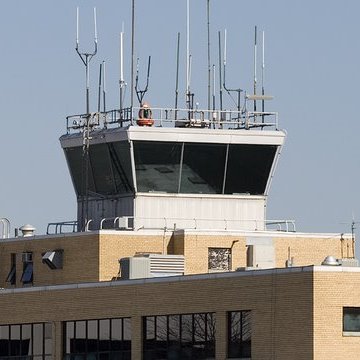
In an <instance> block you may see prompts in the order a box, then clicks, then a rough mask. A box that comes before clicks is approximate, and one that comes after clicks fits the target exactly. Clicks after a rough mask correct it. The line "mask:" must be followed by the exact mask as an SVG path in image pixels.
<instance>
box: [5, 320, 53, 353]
mask: <svg viewBox="0 0 360 360" xmlns="http://www.w3.org/2000/svg"><path fill="white" fill-rule="evenodd" d="M45 329H48V330H45ZM51 355H52V327H51V324H50V323H34V324H17V325H3V326H0V359H8V360H10V359H27V360H38V359H44V358H45V359H47V358H51Z"/></svg>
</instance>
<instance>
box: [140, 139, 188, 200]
mask: <svg viewBox="0 0 360 360" xmlns="http://www.w3.org/2000/svg"><path fill="white" fill-rule="evenodd" d="M181 148H182V144H181V143H170V142H154V141H151V142H150V141H134V158H135V171H136V180H137V189H138V191H139V192H153V191H158V192H167V193H177V192H178V186H179V175H180V157H181Z"/></svg>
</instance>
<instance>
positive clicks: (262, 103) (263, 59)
mask: <svg viewBox="0 0 360 360" xmlns="http://www.w3.org/2000/svg"><path fill="white" fill-rule="evenodd" d="M264 83H265V31H263V32H262V65H261V95H262V96H263V99H262V101H261V112H262V113H263V114H262V122H263V123H264V121H265V115H264V112H265V100H264V95H265V87H264Z"/></svg>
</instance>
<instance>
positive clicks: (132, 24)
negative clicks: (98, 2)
mask: <svg viewBox="0 0 360 360" xmlns="http://www.w3.org/2000/svg"><path fill="white" fill-rule="evenodd" d="M134 62H135V0H132V11H131V96H130V106H131V112H132V108H133V106H134ZM132 124H133V116H131V125H132Z"/></svg>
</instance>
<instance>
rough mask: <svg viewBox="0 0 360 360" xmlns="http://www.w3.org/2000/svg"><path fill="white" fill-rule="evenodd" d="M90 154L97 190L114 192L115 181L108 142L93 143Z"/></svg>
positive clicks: (100, 192) (99, 191)
mask: <svg viewBox="0 0 360 360" xmlns="http://www.w3.org/2000/svg"><path fill="white" fill-rule="evenodd" d="M89 155H90V160H91V166H92V173H93V177H94V184H95V189H96V192H97V193H98V194H102V195H107V194H114V193H115V183H114V178H113V174H112V169H111V165H110V155H109V151H108V146H107V144H97V145H91V146H90V149H89Z"/></svg>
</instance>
